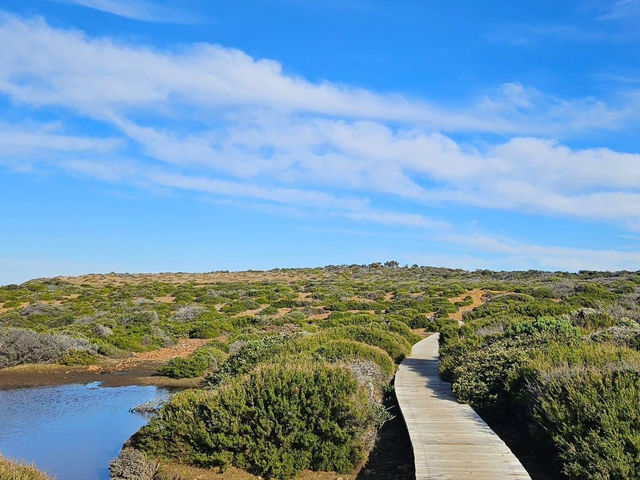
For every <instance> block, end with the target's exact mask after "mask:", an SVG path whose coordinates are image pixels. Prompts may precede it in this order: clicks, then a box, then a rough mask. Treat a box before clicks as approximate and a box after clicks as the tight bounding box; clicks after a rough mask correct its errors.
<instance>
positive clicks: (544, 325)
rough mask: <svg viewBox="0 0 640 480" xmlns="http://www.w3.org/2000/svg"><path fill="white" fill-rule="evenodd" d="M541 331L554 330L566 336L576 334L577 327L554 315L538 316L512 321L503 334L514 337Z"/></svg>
mask: <svg viewBox="0 0 640 480" xmlns="http://www.w3.org/2000/svg"><path fill="white" fill-rule="evenodd" d="M543 332H554V333H557V334H559V335H567V336H577V335H578V329H577V328H575V327H574V326H573V325H572V324H571V322H569V321H568V320H565V319H560V318H554V317H539V318H537V319H535V320H533V321H523V322H516V323H513V324H511V325H510V326H509V327H508V328H507V330H506V332H505V334H506V335H507V336H510V337H514V336H517V335H535V334H539V333H543Z"/></svg>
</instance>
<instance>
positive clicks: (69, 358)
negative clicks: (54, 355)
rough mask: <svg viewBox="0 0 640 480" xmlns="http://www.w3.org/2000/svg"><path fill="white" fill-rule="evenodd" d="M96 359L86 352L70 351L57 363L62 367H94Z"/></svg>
mask: <svg viewBox="0 0 640 480" xmlns="http://www.w3.org/2000/svg"><path fill="white" fill-rule="evenodd" d="M97 361H98V358H97V357H96V356H95V355H94V354H93V353H90V352H88V351H86V350H71V351H70V352H69V353H66V354H65V355H63V356H62V358H61V359H60V361H59V363H62V364H63V365H94V364H95V363H96V362H97Z"/></svg>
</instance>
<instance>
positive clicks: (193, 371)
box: [158, 346, 227, 378]
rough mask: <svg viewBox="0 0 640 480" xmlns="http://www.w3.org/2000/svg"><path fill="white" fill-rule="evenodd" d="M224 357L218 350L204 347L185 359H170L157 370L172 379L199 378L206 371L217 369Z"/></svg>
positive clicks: (225, 355)
mask: <svg viewBox="0 0 640 480" xmlns="http://www.w3.org/2000/svg"><path fill="white" fill-rule="evenodd" d="M226 357H227V354H226V353H224V352H223V351H221V350H219V349H218V348H216V347H211V346H205V347H202V348H199V349H198V350H196V351H195V352H194V353H192V354H191V355H189V356H188V357H186V358H182V357H177V358H172V359H171V360H169V361H168V362H167V363H166V364H165V365H163V366H161V367H160V368H159V369H158V373H159V374H160V375H165V376H167V377H172V378H195V377H201V376H202V375H204V374H205V372H207V371H208V370H213V369H216V368H218V366H219V365H220V364H221V363H222V362H223V361H224V360H225V358H226Z"/></svg>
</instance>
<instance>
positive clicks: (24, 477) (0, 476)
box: [0, 457, 49, 480]
mask: <svg viewBox="0 0 640 480" xmlns="http://www.w3.org/2000/svg"><path fill="white" fill-rule="evenodd" d="M0 480H49V477H48V476H47V475H45V474H44V473H42V472H41V471H39V470H37V469H36V468H35V467H32V466H29V465H21V464H19V463H16V462H14V461H11V460H7V459H5V458H2V457H0Z"/></svg>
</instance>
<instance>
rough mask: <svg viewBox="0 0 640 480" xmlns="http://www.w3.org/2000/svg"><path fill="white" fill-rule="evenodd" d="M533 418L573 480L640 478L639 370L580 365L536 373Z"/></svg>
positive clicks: (566, 472)
mask: <svg viewBox="0 0 640 480" xmlns="http://www.w3.org/2000/svg"><path fill="white" fill-rule="evenodd" d="M529 389H530V395H531V396H532V397H533V398H535V402H534V405H533V412H532V413H533V417H534V419H535V420H536V421H537V423H538V426H539V427H540V428H541V429H543V430H544V431H546V432H548V433H549V434H550V436H551V439H552V441H553V443H554V445H555V446H556V448H557V450H558V452H559V457H560V459H561V460H562V462H563V470H564V473H565V474H566V475H567V476H568V477H569V478H572V479H582V478H590V479H595V480H608V479H629V480H631V479H634V478H640V455H638V451H639V450H638V449H639V448H640V429H639V426H640V410H639V409H638V405H639V404H640V369H638V367H637V366H636V367H634V368H628V367H624V366H617V367H614V368H607V369H604V370H600V369H594V368H579V369H569V370H564V369H563V370H555V371H550V372H546V373H545V374H543V375H538V377H537V381H536V382H532V383H531V384H530V387H529Z"/></svg>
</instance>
